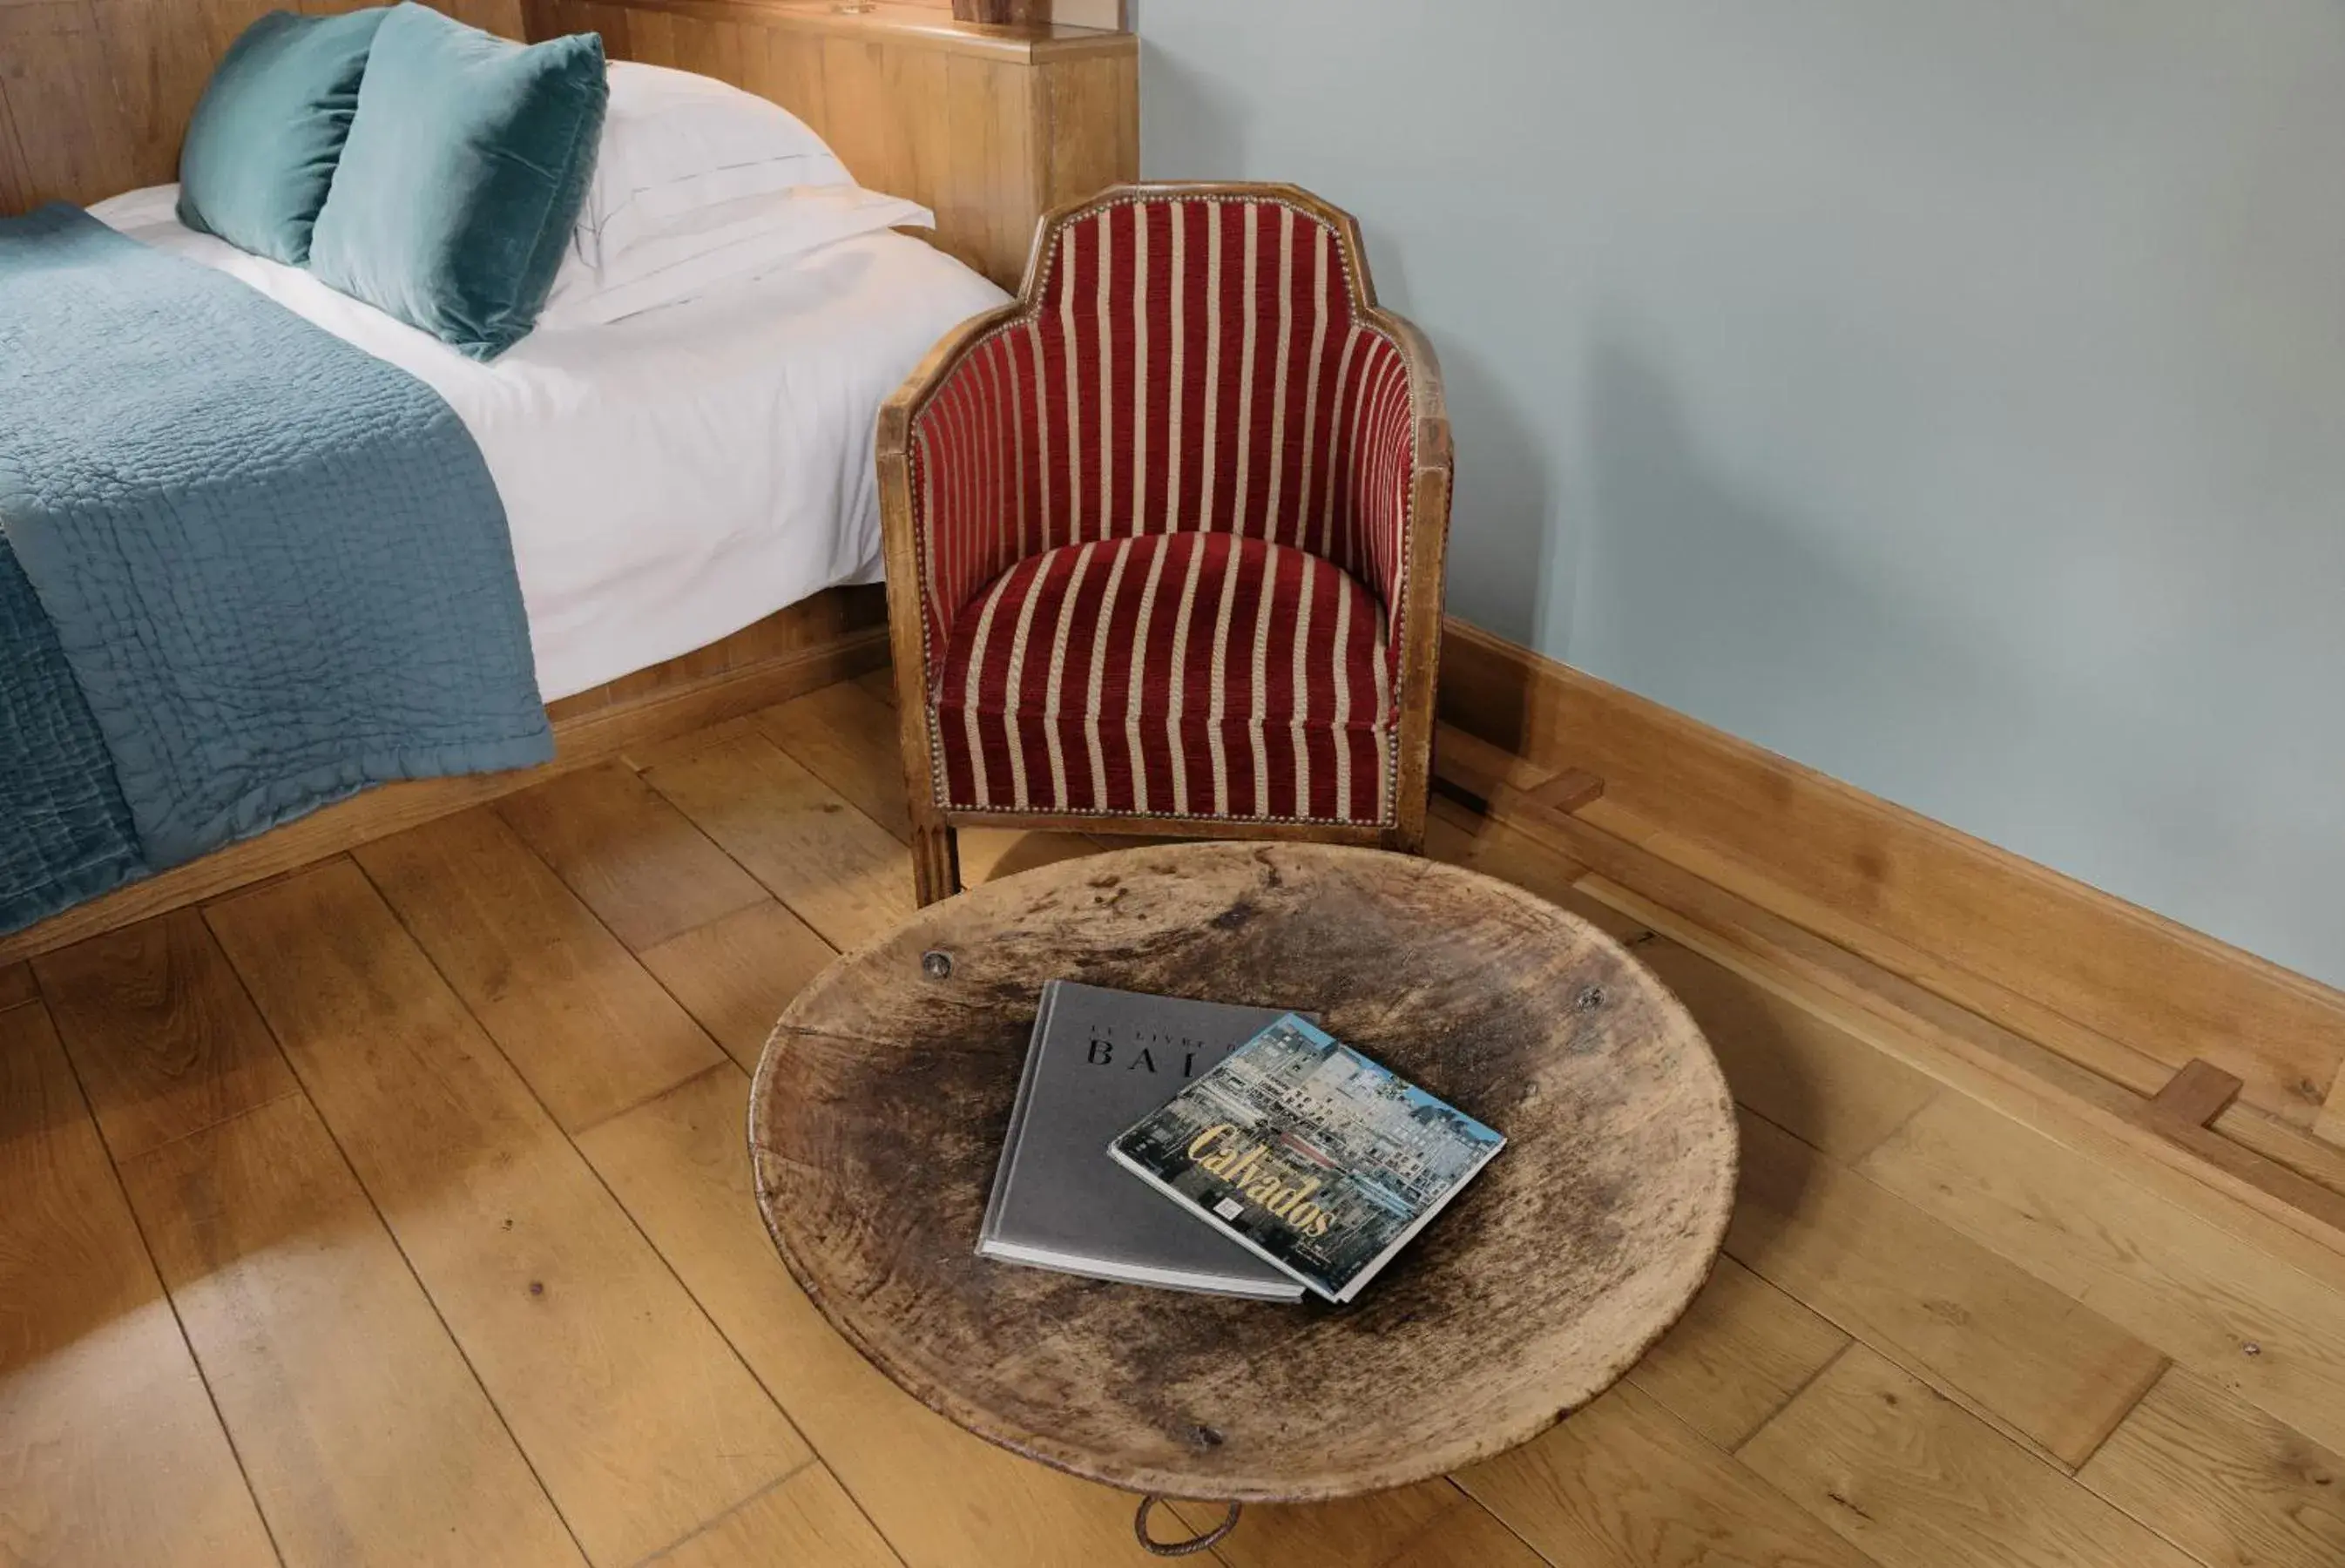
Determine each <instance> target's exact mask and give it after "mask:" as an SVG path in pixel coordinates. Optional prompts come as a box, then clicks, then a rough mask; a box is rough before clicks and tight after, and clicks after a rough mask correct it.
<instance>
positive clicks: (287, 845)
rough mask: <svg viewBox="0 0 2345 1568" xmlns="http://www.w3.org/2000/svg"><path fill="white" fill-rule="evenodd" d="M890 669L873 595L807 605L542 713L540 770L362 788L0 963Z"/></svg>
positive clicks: (69, 914) (878, 602)
mask: <svg viewBox="0 0 2345 1568" xmlns="http://www.w3.org/2000/svg"><path fill="white" fill-rule="evenodd" d="M887 662H888V626H887V605H886V600H885V597H884V595H883V594H882V592H881V590H879V589H878V588H833V589H830V590H828V591H827V592H825V593H821V594H817V595H816V596H814V597H812V598H810V599H807V600H805V601H803V602H802V603H800V604H797V605H793V606H790V607H789V608H787V609H786V610H783V611H781V612H779V613H778V614H776V615H772V616H766V618H765V619H764V620H762V621H759V622H758V623H756V625H755V626H749V627H747V628H746V629H745V630H743V631H740V632H736V633H735V634H734V635H733V636H729V637H726V638H724V639H723V640H721V641H719V642H716V643H712V644H710V645H709V646H708V647H705V648H701V649H698V650H697V651H695V652H693V653H689V654H686V655H685V656H684V657H681V658H675V659H670V660H669V661H667V662H666V663H665V664H661V665H655V666H653V667H651V668H649V669H646V670H640V671H638V672H636V673H635V674H634V675H630V676H627V677H624V678H622V679H620V680H616V681H614V682H612V683H611V684H610V685H608V686H602V687H595V688H594V690H592V691H586V692H581V693H580V694H579V695H577V696H575V697H564V698H563V699H562V700H561V701H558V702H555V703H552V704H550V705H548V707H547V709H546V711H547V713H548V714H549V715H550V716H551V717H552V718H553V737H554V746H555V756H554V759H553V761H551V762H549V763H547V764H545V765H544V766H543V767H542V768H528V769H519V770H516V771H513V772H510V773H484V774H475V775H472V776H468V777H464V778H458V779H417V780H415V781H413V782H411V783H405V784H391V785H386V786H384V787H383V788H381V789H374V790H371V791H369V792H368V793H366V794H364V795H360V796H356V797H354V798H352V799H348V800H343V801H340V802H339V803H337V804H335V805H332V806H329V807H326V808H325V809H323V810H320V811H315V812H312V813H311V814H310V815H309V816H307V817H304V818H302V819H300V820H299V821H294V822H288V823H286V824H285V825H284V826H283V827H280V828H276V829H273V830H270V831H269V832H266V833H263V834H261V835H260V836H259V837H258V838H254V839H247V840H244V841H242V842H241V843H236V844H230V845H228V847H227V848H225V849H221V850H215V851H214V852H213V853H211V854H208V855H206V856H204V857H203V858H202V859H200V860H190V861H188V863H187V864H186V865H184V866H175V867H173V868H172V869H171V870H169V871H165V872H163V873H162V874H161V875H159V876H156V877H150V878H148V879H147V881H143V882H134V883H132V884H131V885H130V886H128V887H126V888H120V889H117V890H116V891H113V892H110V893H108V894H107V895H106V896H105V897H103V898H97V899H92V900H91V901H89V902H87V903H85V904H79V905H76V907H74V908H72V909H69V910H66V911H64V912H63V913H61V914H57V915H53V916H51V917H50V918H49V919H47V920H45V921H41V922H40V923H38V924H37V925H32V926H27V927H26V928H25V929H24V930H23V931H20V932H15V934H13V935H10V936H5V937H0V964H7V963H10V962H15V960H18V959H24V958H30V957H32V956H34V955H35V954H36V953H43V952H50V951H52V950H53V949H56V948H60V947H64V946H66V944H67V943H69V942H79V941H81V940H82V939H83V938H85V937H90V936H96V935H97V934H98V933H99V932H107V931H112V930H115V929H116V928H117V927H119V926H125V925H129V924H131V923H132V922H134V921H141V920H146V919H147V918H149V917H150V916H153V915H158V914H164V913H167V912H168V911H171V910H175V909H178V908H181V907H183V906H185V905H188V904H191V903H196V902H198V901H202V900H204V899H208V898H214V897H217V896H218V895H219V894H221V893H224V892H228V891H232V890H234V889H236V888H240V887H243V886H246V885H247V884H249V883H251V882H257V881H262V880H264V879H266V878H269V877H273V876H277V875H279V874H281V873H283V872H285V871H293V870H295V869H297V868H299V867H301V866H306V865H308V864H310V862H311V861H313V860H322V859H324V858H325V857H326V856H329V855H335V854H340V853H341V852H342V851H343V850H350V849H355V848H356V847H358V846H359V845H360V844H364V843H369V842H371V841H372V840H376V839H381V838H385V837H387V836H389V835H390V834H392V833H397V832H401V831H402V830H406V829H409V828H412V827H416V826H418V825H420V824H421V823H424V822H429V821H431V820H433V819H434V818H438V817H444V816H447V815H449V814H450V813H452V812H455V811H461V810H463V809H465V808H467V807H470V806H477V805H479V804H480V803H482V801H484V800H493V799H496V798H497V797H499V796H501V795H509V794H511V793H513V791H514V790H516V789H528V788H529V787H530V786H532V785H533V784H539V783H543V781H544V780H546V779H550V778H552V777H553V776H554V775H556V774H560V773H566V772H569V771H571V770H573V769H579V768H588V767H592V766H593V765H594V764H595V763H598V762H604V761H608V760H609V759H612V758H614V757H617V756H619V755H621V754H622V753H624V752H625V751H627V750H628V749H630V748H636V747H643V746H648V745H649V744H651V743H652V742H653V741H655V740H660V739H664V738H666V737H668V736H671V735H681V734H684V733H685V732H687V731H689V730H694V729H698V728H702V727H704V726H706V725H710V724H715V723H716V722H718V721H719V720H721V719H726V718H733V717H734V716H735V715H736V714H743V713H750V712H754V711H756V709H758V708H767V707H771V706H772V705H773V704H775V703H777V702H787V700H789V699H790V698H791V697H797V696H800V695H801V694H803V693H806V692H808V691H812V690H814V689H815V688H816V687H823V686H828V685H829V684H831V683H832V682H833V681H838V680H848V679H852V678H853V677H856V676H858V675H861V674H863V673H864V672H865V671H867V670H871V669H876V668H878V667H882V666H884V665H885V664H886V663H887Z"/></svg>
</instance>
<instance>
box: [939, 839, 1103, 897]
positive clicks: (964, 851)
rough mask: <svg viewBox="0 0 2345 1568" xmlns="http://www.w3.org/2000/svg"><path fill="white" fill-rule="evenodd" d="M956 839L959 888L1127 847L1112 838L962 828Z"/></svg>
mask: <svg viewBox="0 0 2345 1568" xmlns="http://www.w3.org/2000/svg"><path fill="white" fill-rule="evenodd" d="M958 837H959V840H960V880H961V885H962V886H963V887H970V888H974V887H979V886H981V885H982V884H984V883H986V882H990V881H1000V879H1001V878H1003V877H1014V876H1016V875H1017V874H1018V873H1019V872H1020V871H1032V870H1033V869H1034V868H1035V867H1037V866H1052V865H1056V864H1058V863H1059V862H1060V861H1061V860H1080V859H1081V858H1082V857H1083V856H1085V855H1096V854H1098V853H1100V852H1101V850H1119V849H1123V848H1125V847H1127V846H1126V845H1125V844H1124V843H1123V842H1122V841H1121V840H1115V839H1112V838H1108V839H1094V838H1091V837H1090V836H1089V835H1087V834H1083V833H1065V832H1058V831H1033V830H1027V829H1023V828H963V829H961V830H960V832H959V835H958Z"/></svg>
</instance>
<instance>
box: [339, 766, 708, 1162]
mask: <svg viewBox="0 0 2345 1568" xmlns="http://www.w3.org/2000/svg"><path fill="white" fill-rule="evenodd" d="M356 859H357V860H358V862H359V864H360V866H362V867H364V868H365V870H366V873H367V875H368V877H369V878H370V879H371V880H372V881H373V882H374V884H375V886H376V887H378V888H380V889H381V891H382V896H383V897H384V899H385V900H387V901H389V902H390V904H391V908H392V909H393V910H395V911H398V913H399V918H400V921H401V923H402V924H404V925H405V926H406V927H407V929H408V931H409V932H411V933H412V934H413V935H414V937H415V940H416V941H417V942H419V943H421V945H422V948H423V951H424V952H426V953H428V954H429V955H430V956H431V962H432V963H433V964H434V965H435V966H436V967H437V968H438V969H439V971H440V972H441V973H442V974H443V975H445V976H446V977H447V979H448V983H449V984H450V985H452V986H453V987H454V988H455V991H456V994H457V995H458V996H460V997H462V999H463V1003H464V1005H465V1006H466V1007H467V1008H469V1009H470V1010H471V1011H472V1016H473V1017H475V1018H477V1019H479V1020H480V1021H481V1023H482V1027H484V1028H486V1029H487V1030H488V1032H489V1037H490V1038H491V1039H492V1040H494V1041H495V1042H496V1043H497V1045H498V1047H499V1048H500V1049H502V1050H503V1052H504V1054H505V1055H506V1056H507V1057H508V1058H509V1059H510V1060H511V1061H512V1063H513V1065H514V1067H515V1068H517V1069H519V1071H520V1073H521V1075H522V1076H523V1078H524V1079H526V1080H527V1081H528V1083H529V1086H530V1087H531V1089H533V1090H534V1091H535V1092H536V1095H537V1097H538V1098H539V1099H540V1100H542V1101H543V1102H544V1104H545V1108H546V1109H547V1110H548V1111H550V1112H552V1113H553V1119H554V1121H556V1122H557V1123H559V1124H560V1125H562V1126H563V1129H564V1130H566V1131H571V1132H575V1131H577V1130H578V1129H579V1128H581V1127H585V1126H592V1125H594V1123H596V1122H599V1121H601V1120H602V1119H603V1118H604V1117H605V1116H608V1115H613V1114H614V1113H616V1112H619V1111H623V1110H624V1109H626V1108H627V1107H628V1106H629V1105H639V1104H641V1103H642V1102H643V1101H645V1100H647V1099H649V1098H651V1097H652V1096H653V1095H656V1094H658V1093H659V1092H660V1091H661V1090H663V1089H666V1088H670V1087H673V1086H674V1085H675V1084H680V1083H682V1082H684V1080H685V1079H686V1078H689V1077H691V1076H692V1075H693V1074H695V1073H699V1072H704V1071H706V1069H707V1068H709V1067H710V1066H712V1065H714V1064H716V1062H717V1061H718V1060H720V1058H721V1053H719V1051H718V1050H717V1048H716V1042H715V1041H713V1040H711V1039H709V1037H708V1035H707V1033H706V1031H705V1030H703V1029H702V1028H701V1027H700V1025H699V1024H697V1023H694V1022H693V1020H692V1017H691V1015H690V1014H688V1013H685V1011H684V1009H683V1008H681V1007H679V1006H678V1005H677V1004H676V1003H675V998H673V997H671V996H670V995H668V993H666V992H665V991H663V990H661V989H660V986H659V983H658V982H657V981H655V980H654V979H653V978H652V977H651V975H650V974H648V973H646V972H645V970H644V967H643V966H642V965H641V964H639V963H637V962H635V960H634V955H633V954H631V953H629V952H627V950H626V948H625V947H624V946H623V945H622V944H621V943H620V942H619V940H618V939H617V938H616V937H614V936H613V935H612V934H611V933H610V932H609V931H608V930H607V929H605V928H604V925H603V923H602V921H598V920H596V919H595V918H594V915H593V913H591V912H590V911H588V910H587V908H586V906H585V905H584V904H582V903H580V902H579V901H578V900H577V898H576V896H575V895H574V894H573V893H572V892H571V891H570V890H569V889H568V888H566V887H564V886H563V883H562V880H561V879H560V878H559V877H557V876H555V875H554V874H553V872H552V871H548V870H547V869H546V867H545V865H544V863H543V861H541V860H538V858H537V857H536V856H535V855H533V854H532V853H531V852H530V850H529V848H528V846H526V845H524V844H523V842H522V841H521V840H520V839H519V837H517V836H516V835H515V834H514V832H513V830H512V829H511V828H509V827H507V826H506V825H505V824H504V821H503V819H501V818H499V817H498V816H496V815H495V814H494V813H493V812H491V811H487V810H482V809H473V810H471V811H465V812H461V813H459V814H457V815H456V816H453V817H442V819H440V820H438V821H436V822H431V823H429V824H427V825H425V826H423V827H421V828H415V829H411V830H409V831H407V832H404V833H400V834H397V835H394V836H393V837H391V838H388V839H381V840H376V841H375V842H373V843H371V844H368V845H365V846H363V847H361V848H360V850H358V851H357V855H356Z"/></svg>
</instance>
